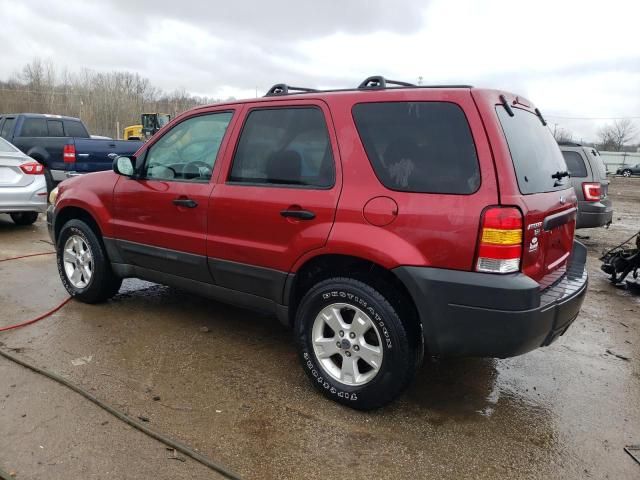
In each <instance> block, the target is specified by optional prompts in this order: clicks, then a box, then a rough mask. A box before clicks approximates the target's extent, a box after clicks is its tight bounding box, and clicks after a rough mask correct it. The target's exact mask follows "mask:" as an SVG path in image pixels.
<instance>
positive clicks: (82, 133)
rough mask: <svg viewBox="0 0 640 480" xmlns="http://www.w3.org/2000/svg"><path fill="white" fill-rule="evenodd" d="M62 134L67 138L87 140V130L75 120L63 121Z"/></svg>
mask: <svg viewBox="0 0 640 480" xmlns="http://www.w3.org/2000/svg"><path fill="white" fill-rule="evenodd" d="M64 132H65V134H66V135H65V136H67V137H78V138H89V133H88V132H87V129H86V128H84V125H83V124H82V122H78V121H77V120H65V121H64Z"/></svg>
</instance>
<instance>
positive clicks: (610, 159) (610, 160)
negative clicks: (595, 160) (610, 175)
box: [599, 151, 640, 173]
mask: <svg viewBox="0 0 640 480" xmlns="http://www.w3.org/2000/svg"><path fill="white" fill-rule="evenodd" d="M599 153H600V157H601V158H602V161H603V162H604V164H605V165H606V166H607V170H608V171H610V172H614V173H615V171H616V170H617V169H618V168H620V167H621V166H623V165H637V164H639V163H640V152H634V153H631V152H602V151H601V152H599Z"/></svg>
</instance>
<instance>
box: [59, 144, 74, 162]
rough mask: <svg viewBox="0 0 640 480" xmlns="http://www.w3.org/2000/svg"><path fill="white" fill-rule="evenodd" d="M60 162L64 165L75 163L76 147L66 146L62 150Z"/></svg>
mask: <svg viewBox="0 0 640 480" xmlns="http://www.w3.org/2000/svg"><path fill="white" fill-rule="evenodd" d="M62 160H63V161H64V163H74V162H75V161H76V146H75V145H72V144H67V145H65V146H64V149H63V150H62Z"/></svg>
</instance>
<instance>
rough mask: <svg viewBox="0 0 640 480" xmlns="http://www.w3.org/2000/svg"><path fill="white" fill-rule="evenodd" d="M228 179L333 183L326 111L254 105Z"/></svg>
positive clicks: (264, 181)
mask: <svg viewBox="0 0 640 480" xmlns="http://www.w3.org/2000/svg"><path fill="white" fill-rule="evenodd" d="M229 180H230V181H232V182H242V183H259V184H277V185H301V186H313V187H324V188H326V187H331V186H332V185H333V184H334V180H335V172H334V165H333V154H332V152H331V143H330V141H329V135H328V132H327V126H326V123H325V121H324V115H323V113H322V111H321V110H319V109H317V108H311V107H309V108H279V109H268V110H254V111H253V112H251V113H250V114H249V116H248V118H247V121H246V122H245V124H244V128H243V129H242V134H241V136H240V140H239V141H238V147H237V149H236V153H235V155H234V159H233V167H232V169H231V174H230V176H229Z"/></svg>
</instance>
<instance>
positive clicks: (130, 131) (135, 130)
mask: <svg viewBox="0 0 640 480" xmlns="http://www.w3.org/2000/svg"><path fill="white" fill-rule="evenodd" d="M169 120H171V115H169V114H168V113H143V114H142V115H140V121H141V123H140V124H138V125H130V126H128V127H125V128H124V133H123V136H122V137H123V138H124V139H125V140H144V141H147V140H149V138H151V136H152V135H153V134H155V133H156V132H157V131H158V130H160V129H161V128H162V127H164V126H165V125H166V124H167V123H169Z"/></svg>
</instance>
